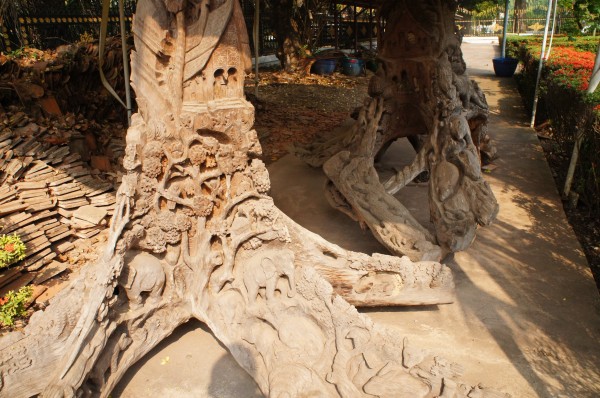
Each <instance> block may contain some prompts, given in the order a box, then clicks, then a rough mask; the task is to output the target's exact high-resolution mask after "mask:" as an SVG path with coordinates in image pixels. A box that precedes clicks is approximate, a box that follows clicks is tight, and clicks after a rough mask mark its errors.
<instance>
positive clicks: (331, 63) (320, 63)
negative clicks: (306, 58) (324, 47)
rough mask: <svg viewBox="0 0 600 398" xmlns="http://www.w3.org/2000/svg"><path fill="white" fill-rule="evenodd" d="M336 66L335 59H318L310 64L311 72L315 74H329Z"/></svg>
mask: <svg viewBox="0 0 600 398" xmlns="http://www.w3.org/2000/svg"><path fill="white" fill-rule="evenodd" d="M336 66H337V59H334V58H331V59H326V58H325V59H318V60H316V61H315V63H314V64H313V66H312V72H313V73H316V74H317V75H331V74H332V73H333V72H334V71H335V67H336Z"/></svg>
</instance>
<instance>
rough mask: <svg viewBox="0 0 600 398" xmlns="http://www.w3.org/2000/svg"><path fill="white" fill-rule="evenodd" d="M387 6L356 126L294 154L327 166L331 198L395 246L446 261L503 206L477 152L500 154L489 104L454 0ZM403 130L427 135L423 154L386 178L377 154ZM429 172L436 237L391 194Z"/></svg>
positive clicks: (419, 151) (399, 250) (393, 250)
mask: <svg viewBox="0 0 600 398" xmlns="http://www.w3.org/2000/svg"><path fill="white" fill-rule="evenodd" d="M383 9H384V10H383V11H382V13H381V14H382V15H386V16H387V24H386V30H385V33H384V37H383V42H382V43H380V53H379V58H380V63H381V67H380V68H379V70H378V71H377V73H376V75H375V76H373V77H372V79H371V81H370V84H369V95H370V97H371V98H369V99H367V100H366V101H365V105H364V106H363V108H362V110H361V111H360V112H359V116H358V118H357V120H356V122H355V123H354V125H353V126H352V127H351V128H349V129H347V130H339V131H338V133H339V134H338V135H334V136H333V137H332V136H331V135H330V134H327V135H326V136H325V138H324V139H323V140H322V141H321V142H315V143H311V144H310V145H308V146H306V147H304V148H298V150H297V155H299V156H300V157H302V158H303V159H304V160H305V161H306V162H307V163H309V164H310V165H312V166H317V167H320V166H323V169H324V171H325V173H326V174H327V176H328V177H329V179H330V180H331V184H329V185H328V187H327V192H326V195H327V198H328V199H329V202H330V203H331V204H332V205H333V206H334V207H335V208H337V209H339V210H340V211H342V212H344V213H346V214H348V215H349V216H350V217H352V218H353V219H355V220H356V221H358V222H360V223H361V224H363V225H366V226H368V227H369V229H370V230H371V231H372V233H373V235H374V236H375V237H376V238H377V240H379V241H380V242H381V243H382V244H383V245H384V246H385V247H387V248H388V250H390V252H391V253H393V254H396V255H406V256H409V257H410V258H411V259H412V260H415V261H417V260H420V259H434V260H438V261H439V260H440V259H441V258H442V257H443V256H445V255H446V254H447V253H449V252H456V251H460V250H465V249H466V248H468V247H469V246H470V244H471V243H472V241H473V239H474V238H475V233H476V229H477V226H478V225H488V224H489V223H491V222H492V221H493V220H494V219H495V217H496V214H497V212H498V204H497V202H496V200H495V198H494V195H493V193H492V191H491V189H490V187H489V186H488V185H487V183H486V182H485V181H484V179H483V177H482V175H481V169H480V159H479V155H480V154H485V155H486V156H487V158H493V157H495V149H494V147H493V145H492V144H491V141H490V138H489V136H488V135H487V117H488V107H487V104H486V102H485V96H484V95H483V93H482V92H481V90H480V89H479V87H478V86H477V84H476V83H475V82H474V81H471V80H470V79H469V77H468V75H467V74H466V65H465V63H464V60H463V58H462V53H461V51H460V43H459V41H458V39H457V37H456V36H455V34H454V10H455V9H454V6H453V5H452V2H449V1H438V0H428V1H420V2H411V1H408V0H406V1H404V0H403V1H387V2H385V3H384V5H383ZM432 27H433V28H432ZM376 109H377V110H376ZM401 137H409V138H413V140H412V141H411V143H414V142H417V141H418V142H420V143H421V145H419V146H418V147H417V148H416V149H417V156H416V158H415V160H414V161H413V162H412V164H410V165H409V166H407V167H405V168H404V169H403V170H400V171H399V172H398V173H397V174H396V175H395V176H394V177H392V178H391V179H390V180H388V181H386V182H385V183H384V184H381V183H380V182H379V178H378V175H377V172H376V169H375V167H374V165H373V163H374V160H375V159H377V158H379V157H381V156H382V154H383V153H384V152H385V150H386V149H387V148H388V147H389V146H390V144H391V143H392V142H393V141H394V140H396V139H398V138H401ZM419 137H420V139H417V138H419ZM424 171H428V172H429V175H430V181H429V187H430V189H429V202H430V205H429V207H430V212H431V220H432V222H433V224H434V227H435V238H434V237H432V236H431V235H430V234H429V233H428V232H427V231H426V230H425V229H424V228H423V227H422V226H421V225H419V223H418V222H417V221H416V220H414V218H413V217H412V216H411V215H410V213H409V211H408V210H407V209H406V208H405V207H404V206H403V205H402V203H400V202H399V201H398V200H397V199H396V198H394V197H393V196H392V195H393V194H395V193H396V192H398V191H399V190H400V189H402V188H403V187H405V186H406V185H407V184H408V183H410V182H411V181H412V180H413V179H414V178H416V177H417V176H418V175H419V174H421V173H422V172H424ZM386 191H387V192H386Z"/></svg>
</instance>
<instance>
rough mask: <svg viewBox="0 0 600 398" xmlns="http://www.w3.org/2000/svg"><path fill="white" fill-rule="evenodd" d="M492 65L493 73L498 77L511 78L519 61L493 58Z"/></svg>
mask: <svg viewBox="0 0 600 398" xmlns="http://www.w3.org/2000/svg"><path fill="white" fill-rule="evenodd" d="M492 62H493V64H494V72H495V73H496V76H499V77H512V75H514V74H515V71H516V70H517V65H518V64H519V60H518V59H516V58H502V57H498V58H494V59H493V60H492Z"/></svg>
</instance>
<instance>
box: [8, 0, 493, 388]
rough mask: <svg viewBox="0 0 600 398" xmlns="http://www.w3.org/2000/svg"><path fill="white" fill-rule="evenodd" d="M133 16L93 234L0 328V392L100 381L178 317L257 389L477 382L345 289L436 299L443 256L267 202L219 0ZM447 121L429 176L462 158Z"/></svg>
mask: <svg viewBox="0 0 600 398" xmlns="http://www.w3.org/2000/svg"><path fill="white" fill-rule="evenodd" d="M133 30H134V34H135V43H136V50H135V53H134V54H133V56H132V63H133V77H132V81H133V84H134V87H135V90H136V93H137V101H138V104H139V113H138V114H137V115H135V116H134V118H133V125H132V126H131V128H130V129H129V131H128V135H127V154H126V157H125V159H124V164H125V167H126V168H127V170H128V173H127V175H126V176H124V177H123V182H122V185H121V187H120V189H119V191H118V194H117V204H116V208H115V213H114V217H113V220H112V223H111V230H110V233H111V235H110V239H109V244H108V246H107V247H106V250H105V251H104V254H103V256H102V257H101V259H100V261H98V262H97V263H96V264H90V265H89V266H87V267H85V268H84V270H83V271H82V273H81V274H80V275H79V276H78V277H77V278H76V279H75V280H74V281H73V283H72V284H71V285H70V286H69V287H68V288H67V289H65V290H64V291H62V292H61V293H60V294H59V295H58V296H57V297H56V298H55V299H54V300H53V301H52V303H51V305H50V306H49V307H48V308H47V309H46V310H45V311H44V312H38V313H35V314H34V315H33V317H32V318H31V321H30V323H29V325H28V326H27V328H26V329H25V330H24V331H19V332H15V333H11V334H9V335H7V336H4V337H3V338H2V339H0V372H1V374H0V376H1V377H0V381H2V383H0V395H1V396H7V397H25V396H33V395H39V396H43V397H73V396H77V397H80V396H83V397H87V396H94V397H95V396H98V397H108V396H109V395H110V392H111V390H112V389H113V388H114V386H115V385H116V383H117V382H118V381H119V380H120V378H121V377H122V376H123V374H124V373H125V371H126V370H127V369H128V368H129V367H130V366H131V365H132V364H134V363H135V362H136V361H138V360H139V359H140V358H142V357H143V356H144V355H145V354H146V353H147V352H148V351H149V350H151V349H152V348H153V347H154V346H156V344H158V343H159V342H160V341H162V340H163V339H164V338H165V337H167V336H168V335H169V334H171V333H172V332H173V330H174V329H175V328H176V327H177V326H179V325H181V324H183V323H185V322H186V321H188V320H189V319H191V318H196V319H198V320H200V321H202V322H205V323H206V324H207V325H208V327H210V329H211V330H212V331H213V333H214V334H215V336H216V337H217V338H218V339H220V340H221V341H222V342H223V344H225V345H226V346H227V347H228V348H229V350H230V352H231V354H232V355H233V356H234V357H235V359H236V360H237V361H238V362H239V364H240V365H241V366H242V367H243V368H244V369H246V370H247V371H248V373H249V374H251V375H252V376H253V377H254V378H255V380H256V383H257V384H258V386H259V388H260V389H261V391H262V392H263V393H264V394H265V395H266V396H269V397H274V398H276V397H309V396H310V397H345V398H350V397H368V396H371V397H372V396H379V397H434V396H443V397H448V398H449V397H465V396H467V394H469V393H470V392H471V395H469V396H475V395H472V394H480V395H477V396H485V395H481V394H486V392H485V391H484V390H480V389H475V390H471V389H470V388H467V387H466V386H464V385H462V384H460V383H458V382H457V381H456V378H457V377H458V376H459V375H458V373H457V370H456V369H457V368H456V367H455V366H448V365H447V364H446V363H445V362H444V361H443V360H441V359H440V358H437V357H433V356H431V355H427V354H426V353H424V352H422V351H421V350H419V349H417V348H414V347H411V346H410V345H409V344H408V342H407V340H406V338H405V337H406V336H403V335H402V334H401V332H400V331H392V330H388V329H385V328H382V327H379V326H377V325H374V324H373V323H372V322H371V321H370V320H369V318H367V317H366V316H363V315H360V314H359V313H358V312H357V311H356V309H355V308H354V307H353V306H352V305H351V304H354V305H363V306H371V305H418V304H437V303H448V302H451V301H452V299H453V282H452V278H451V275H450V271H449V270H448V268H446V267H445V266H443V265H441V264H440V263H438V262H435V261H418V262H413V261H411V260H410V259H409V258H408V257H392V256H385V255H374V256H368V255H365V254H360V253H353V252H349V251H346V250H343V249H341V248H339V247H337V246H335V245H332V244H330V243H329V242H327V241H325V240H323V239H322V238H320V237H319V236H317V235H314V234H312V233H310V232H308V231H306V230H304V229H303V228H302V227H300V226H299V225H297V224H295V223H294V222H293V221H291V220H290V219H289V218H287V217H286V216H285V215H284V214H282V213H281V212H280V211H279V210H278V209H277V208H276V207H275V206H274V204H273V201H272V199H271V198H270V197H269V196H268V191H269V188H270V183H269V175H268V173H267V170H266V168H265V165H264V164H263V162H262V161H260V160H259V159H258V156H259V155H260V150H261V149H260V145H259V143H258V140H257V136H256V132H255V131H254V130H253V129H252V125H253V122H254V120H253V118H254V111H253V108H252V106H251V105H250V104H249V103H248V102H246V101H245V100H244V98H243V75H244V70H245V69H246V67H247V66H248V59H249V58H248V41H247V37H246V29H245V26H244V22H243V18H242V14H241V9H240V6H239V4H238V3H237V1H234V0H212V1H208V0H194V1H192V0H188V1H185V0H165V1H163V0H140V2H139V3H138V6H137V14H136V16H135V21H134V28H133ZM425 39H427V40H429V39H430V38H429V37H427V36H423V37H421V38H417V42H416V43H417V44H418V43H421V44H418V45H424V44H426V42H425V41H424V40H425ZM431 67H432V68H433V67H434V64H431ZM407 73H408V72H407ZM409 81H411V82H412V81H413V80H412V77H411V79H409ZM407 84H408V83H407ZM398 87H399V86H398ZM423 90H424V89H423ZM428 90H429V89H428ZM435 94H436V91H435V90H434V91H431V93H430V95H435ZM373 101H374V102H373V104H374V105H372V106H371V107H370V108H369V111H368V112H367V113H366V116H365V117H364V118H363V119H364V120H369V122H368V123H367V124H366V126H364V128H365V130H367V131H369V132H371V134H365V137H366V138H365V140H371V141H373V140H374V138H373V137H374V134H372V130H373V126H374V125H376V124H377V121H378V120H379V119H380V118H382V117H383V116H381V115H382V107H383V102H382V101H381V100H378V99H375V100H373ZM448 120H453V119H448ZM461 123H463V119H462V118H460V117H459V118H458V119H456V123H454V124H452V123H447V124H444V125H443V126H442V125H441V122H440V123H437V124H436V126H437V125H439V127H437V128H439V129H443V131H444V132H446V131H447V132H448V133H449V134H446V135H443V134H441V133H440V134H438V135H437V136H435V138H434V139H433V141H432V148H433V149H431V150H432V151H434V152H435V151H437V152H435V154H438V152H439V155H436V156H439V157H440V159H447V162H448V165H446V164H445V163H441V162H437V163H435V165H436V166H435V167H439V168H441V169H440V170H439V172H438V171H435V170H434V172H433V174H434V179H435V178H438V177H437V175H438V174H445V175H449V176H451V175H452V173H456V170H458V168H459V167H466V166H464V165H467V166H469V167H471V166H473V161H472V159H471V158H472V157H473V156H476V152H473V151H474V149H473V146H472V143H471V142H470V141H469V138H468V137H467V136H469V135H468V134H467V135H465V134H463V131H464V125H463V124H461ZM434 127H435V126H432V129H434ZM434 130H435V129H434ZM440 131H442V130H440ZM369 137H370V138H369ZM432 137H433V136H432ZM469 137H470V136H469ZM461 140H462V141H461ZM434 142H435V145H433V143H434ZM367 146H368V147H369V148H371V149H372V148H374V147H375V145H374V144H372V143H370V144H368V145H367ZM373 151H374V149H373V150H371V152H373ZM365 156H366V155H365ZM339 161H340V163H343V162H347V163H348V164H350V163H352V162H354V160H353V159H352V156H350V157H348V156H341V157H340V160H339ZM360 161H362V160H359V162H360ZM352 164H353V163H352ZM353 167H354V166H353ZM359 168H360V167H359ZM367 177H368V176H366V175H365V176H364V177H360V178H361V181H362V182H365V183H367V181H366V179H367ZM469 178H471V177H469ZM474 178H475V179H473V181H474V182H473V183H470V182H465V181H464V179H463V180H460V179H459V180H456V182H455V183H453V184H448V183H447V182H446V180H445V179H439V180H440V182H439V184H438V185H436V188H435V192H436V195H437V196H436V202H435V204H436V205H439V206H440V210H439V212H440V214H441V215H442V217H446V216H447V214H448V208H450V206H454V207H456V208H457V209H462V207H460V206H461V203H456V202H455V200H454V199H453V197H454V196H452V195H448V192H454V191H455V190H463V189H470V188H469V186H468V185H465V184H477V181H478V180H477V179H476V178H477V176H476V175H475V176H474ZM452 181H454V180H452ZM465 195H467V194H466V193H465ZM465 197H467V196H465ZM467 198H468V197H467ZM357 203H362V202H360V201H357ZM447 203H448V205H447ZM454 207H453V209H454ZM384 211H389V212H393V211H394V209H393V206H390V208H389V209H386V210H384ZM382 214H384V213H382ZM394 215H395V216H397V217H400V218H402V219H403V220H405V221H406V225H412V224H410V223H411V221H410V220H409V219H408V217H407V216H405V215H403V214H395V213H394ZM411 228H414V229H415V230H419V231H421V235H419V238H418V239H415V240H414V242H413V243H412V246H411V247H413V248H415V250H416V251H422V252H425V251H429V252H432V253H438V254H439V249H436V248H435V247H433V245H431V244H430V243H428V241H429V240H431V237H430V236H429V235H428V234H427V233H426V232H425V231H423V230H422V229H419V228H418V226H416V225H413V226H411ZM385 234H386V230H385V227H384V230H382V231H381V235H382V236H384V235H385ZM390 240H391V241H393V240H394V237H390ZM436 250H437V251H436ZM438 254H435V255H433V254H432V255H431V256H429V257H428V256H421V258H423V259H424V260H425V259H426V260H430V259H431V258H435V257H437V256H438ZM414 257H419V256H414ZM421 258H419V260H420V259H421ZM24 381H26V382H24Z"/></svg>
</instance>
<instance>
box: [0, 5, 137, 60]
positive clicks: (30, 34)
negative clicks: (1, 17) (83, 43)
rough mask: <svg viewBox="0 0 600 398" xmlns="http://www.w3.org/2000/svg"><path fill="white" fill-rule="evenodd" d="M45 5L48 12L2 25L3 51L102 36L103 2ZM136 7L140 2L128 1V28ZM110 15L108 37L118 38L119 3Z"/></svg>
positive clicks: (34, 13)
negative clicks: (85, 35) (87, 36)
mask: <svg viewBox="0 0 600 398" xmlns="http://www.w3.org/2000/svg"><path fill="white" fill-rule="evenodd" d="M44 3H45V5H46V7H44V9H34V10H32V11H29V12H28V13H27V14H23V15H21V16H19V17H18V19H17V20H16V21H11V20H7V21H4V23H2V25H1V27H0V29H1V32H2V41H1V43H0V50H2V51H4V52H11V51H13V50H16V49H18V48H20V47H24V46H32V47H36V48H40V49H46V48H54V47H57V46H59V45H61V44H65V43H73V42H76V41H78V40H79V39H80V38H81V36H82V35H84V34H86V33H87V34H89V35H91V36H93V37H99V33H100V21H101V19H102V18H101V15H102V5H101V3H100V2H99V1H96V2H94V1H88V2H87V3H86V5H85V7H84V8H83V7H82V6H81V4H80V3H79V2H70V3H66V2H65V1H64V0H55V1H53V2H52V1H51V2H48V1H46V2H44ZM48 3H50V4H48ZM54 3H55V4H54ZM135 5H136V0H125V3H124V6H125V18H126V23H127V27H128V29H129V27H130V25H131V21H132V16H133V14H134V12H135ZM109 15H110V18H109V21H108V34H109V35H116V34H118V32H119V10H118V7H117V6H116V4H113V6H112V7H111V9H110V13H109Z"/></svg>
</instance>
